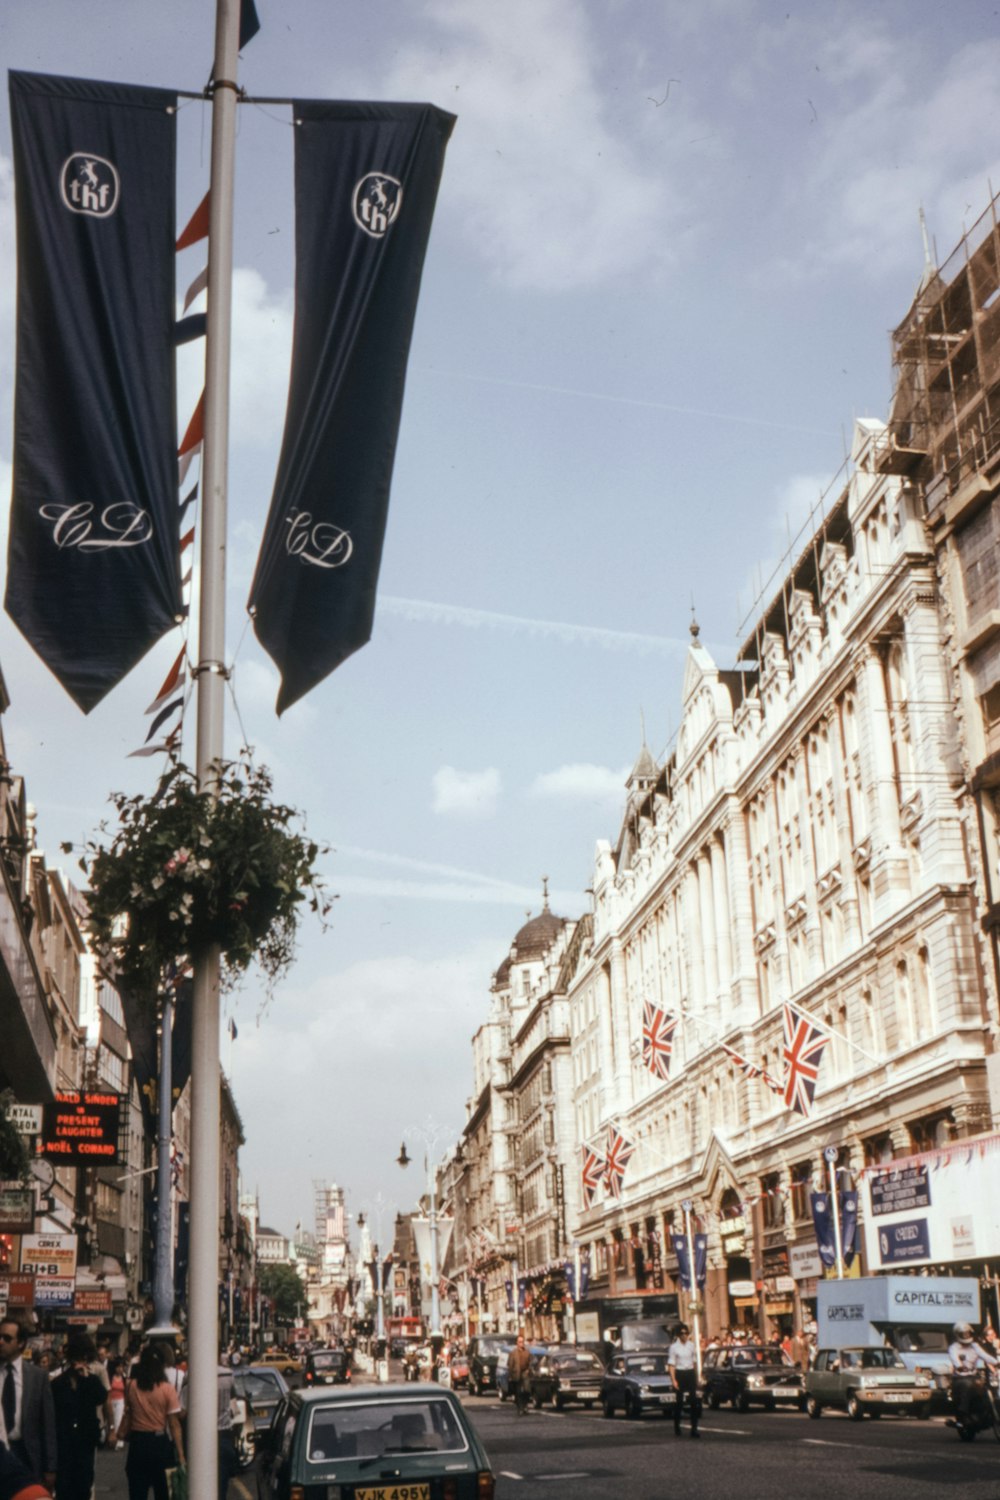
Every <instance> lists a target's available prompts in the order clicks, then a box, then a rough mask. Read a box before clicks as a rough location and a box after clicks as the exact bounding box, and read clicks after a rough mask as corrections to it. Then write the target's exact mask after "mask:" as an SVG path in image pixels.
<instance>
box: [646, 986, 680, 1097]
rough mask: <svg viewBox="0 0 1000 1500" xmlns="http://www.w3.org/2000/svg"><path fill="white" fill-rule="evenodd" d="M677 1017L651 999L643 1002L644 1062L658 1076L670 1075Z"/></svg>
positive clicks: (667, 1076) (666, 1076)
mask: <svg viewBox="0 0 1000 1500" xmlns="http://www.w3.org/2000/svg"><path fill="white" fill-rule="evenodd" d="M676 1029H677V1017H676V1016H672V1015H670V1014H669V1012H668V1011H665V1010H660V1009H659V1008H658V1007H657V1006H655V1005H653V1004H652V1002H651V1001H649V1000H644V1001H643V1004H642V1062H643V1066H644V1067H646V1068H648V1069H649V1071H650V1072H651V1073H652V1074H653V1075H654V1076H655V1077H657V1078H669V1077H670V1054H671V1053H672V1052H673V1050H674V1043H673V1035H674V1032H675V1031H676Z"/></svg>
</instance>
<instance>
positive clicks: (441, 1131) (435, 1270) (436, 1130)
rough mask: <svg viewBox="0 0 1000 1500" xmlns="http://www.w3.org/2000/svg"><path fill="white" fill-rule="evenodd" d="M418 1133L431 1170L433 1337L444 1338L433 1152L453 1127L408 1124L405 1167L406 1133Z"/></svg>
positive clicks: (401, 1161)
mask: <svg viewBox="0 0 1000 1500" xmlns="http://www.w3.org/2000/svg"><path fill="white" fill-rule="evenodd" d="M408 1135H410V1136H413V1135H415V1136H417V1137H418V1139H420V1140H422V1141H423V1143H424V1171H425V1172H426V1173H427V1196H428V1202H429V1212H428V1219H429V1224H428V1227H429V1229H430V1242H431V1244H430V1249H431V1276H430V1280H431V1338H441V1337H442V1332H441V1293H440V1291H439V1288H438V1283H439V1281H440V1280H441V1267H440V1256H439V1254H438V1221H437V1185H436V1183H435V1180H434V1168H433V1161H432V1158H433V1155H434V1153H435V1151H436V1150H437V1148H438V1144H439V1142H441V1141H444V1140H447V1139H448V1137H449V1136H450V1135H451V1131H450V1130H448V1129H447V1127H446V1126H444V1125H437V1124H435V1123H434V1122H433V1121H432V1120H427V1121H426V1122H425V1123H424V1124H423V1125H408V1126H407V1128H406V1130H405V1131H404V1132H403V1144H402V1146H401V1147H400V1148H399V1155H398V1156H397V1158H396V1160H397V1162H398V1163H399V1165H400V1166H401V1167H408V1166H409V1165H410V1162H411V1160H412V1158H411V1157H410V1155H409V1153H408V1152H407V1150H406V1136H408Z"/></svg>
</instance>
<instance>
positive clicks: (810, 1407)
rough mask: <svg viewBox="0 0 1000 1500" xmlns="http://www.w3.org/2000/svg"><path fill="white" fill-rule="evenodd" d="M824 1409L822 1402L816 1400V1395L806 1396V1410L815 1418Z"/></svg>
mask: <svg viewBox="0 0 1000 1500" xmlns="http://www.w3.org/2000/svg"><path fill="white" fill-rule="evenodd" d="M822 1410H823V1407H822V1405H821V1404H820V1402H818V1401H817V1400H816V1397H815V1396H807V1397H806V1411H807V1412H808V1413H809V1415H810V1416H811V1417H813V1418H815V1417H818V1416H819V1414H820V1412H821V1411H822Z"/></svg>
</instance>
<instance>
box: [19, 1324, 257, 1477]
mask: <svg viewBox="0 0 1000 1500" xmlns="http://www.w3.org/2000/svg"><path fill="white" fill-rule="evenodd" d="M32 1334H33V1329H32V1327H31V1325H30V1324H29V1323H28V1322H27V1321H26V1320H21V1319H20V1318H16V1317H7V1318H3V1319H0V1500H49V1497H52V1496H55V1497H56V1500H90V1496H91V1494H92V1491H93V1486H94V1473H95V1466H96V1455H97V1451H98V1449H99V1448H100V1447H102V1446H106V1447H108V1448H118V1449H122V1448H126V1449H127V1453H126V1458H125V1474H126V1478H127V1482H128V1494H129V1500H149V1496H150V1495H152V1497H153V1500H169V1497H170V1486H169V1482H168V1476H169V1475H170V1473H171V1471H183V1470H184V1467H185V1461H186V1460H185V1442H184V1432H185V1426H184V1424H185V1418H186V1415H187V1381H186V1378H185V1376H186V1372H185V1368H184V1366H183V1364H182V1363H181V1362H179V1360H178V1353H177V1349H176V1346H175V1345H174V1343H173V1342H172V1341H171V1340H170V1339H156V1340H152V1339H150V1340H147V1341H146V1342H145V1343H143V1344H142V1345H141V1346H140V1347H138V1348H136V1349H133V1350H132V1351H131V1353H130V1354H129V1356H128V1357H127V1358H119V1357H117V1356H113V1355H112V1354H111V1351H110V1348H109V1347H108V1346H107V1345H106V1344H102V1345H97V1344H95V1342H94V1340H93V1339H92V1338H91V1337H90V1336H89V1335H88V1334H86V1333H82V1332H74V1333H71V1334H70V1336H69V1337H68V1338H67V1339H66V1341H65V1343H64V1345H63V1346H62V1348H61V1349H60V1350H59V1352H58V1353H56V1352H55V1351H54V1350H51V1349H39V1350H36V1351H35V1352H34V1354H32V1352H31V1351H30V1350H29V1347H28V1345H29V1340H30V1339H31V1337H32ZM252 1353H253V1351H251V1350H246V1351H240V1350H236V1349H234V1350H231V1351H227V1353H226V1354H225V1355H224V1356H223V1358H222V1360H221V1361H220V1364H219V1369H218V1382H217V1385H218V1435H219V1442H218V1451H219V1463H218V1495H219V1500H223V1497H224V1496H225V1494H226V1490H227V1488H228V1485H229V1480H230V1478H231V1477H232V1476H233V1475H234V1474H235V1473H236V1472H237V1469H238V1463H237V1456H236V1445H235V1442H234V1434H233V1428H234V1420H235V1419H236V1417H237V1416H238V1415H239V1414H240V1412H241V1407H240V1404H239V1403H238V1401H237V1399H236V1396H235V1392H234V1386H233V1367H234V1366H238V1365H239V1364H240V1363H241V1361H244V1360H245V1361H249V1359H250V1357H251V1356H252Z"/></svg>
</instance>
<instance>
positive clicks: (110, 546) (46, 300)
mask: <svg viewBox="0 0 1000 1500" xmlns="http://www.w3.org/2000/svg"><path fill="white" fill-rule="evenodd" d="M10 105H11V118H12V127H13V141H14V174H15V191H16V204H17V367H16V391H15V403H14V483H13V494H12V502H11V517H10V540H9V545H8V563H7V592H6V599H5V605H6V609H7V613H8V614H9V615H10V617H11V619H12V620H14V622H15V624H16V625H17V626H18V628H19V629H20V630H21V631H22V633H23V634H24V635H25V637H26V638H27V640H28V641H29V642H30V643H31V645H32V646H33V647H34V649H35V650H36V651H37V652H38V654H39V656H41V658H42V660H43V661H44V662H45V663H46V665H47V666H48V667H49V669H50V670H51V671H52V672H53V673H54V674H55V676H56V677H57V678H58V679H59V681H60V682H61V683H62V685H63V686H64V687H65V689H66V691H67V692H68V693H69V694H70V695H71V697H72V698H73V699H74V700H75V701H76V702H77V703H78V704H79V706H80V707H81V708H82V709H83V710H84V711H85V712H89V710H90V709H92V708H93V707H94V705H95V704H96V703H99V702H100V700H101V699H102V698H103V697H104V695H105V693H107V692H108V691H109V690H110V689H111V688H113V687H114V686H115V684H116V683H117V682H119V681H120V680H121V678H122V677H124V676H125V674H126V673H127V672H128V671H129V670H130V669H131V668H132V667H133V666H134V665H135V663H136V662H137V661H139V659H140V658H141V657H142V656H143V655H144V654H145V653H146V651H148V650H149V648H150V646H152V645H153V644H154V642H155V641H157V640H158V639H159V638H160V636H161V635H163V634H164V632H165V631H167V630H169V629H170V628H171V627H172V626H173V625H174V624H175V622H176V620H177V618H178V617H179V616H180V614H181V612H182V602H181V583H180V578H181V569H180V546H179V525H178V518H177V458H176V453H177V433H176V416H175V399H174V338H175V326H174V325H175V309H174V236H175V234H176V225H175V216H174V178H175V122H176V95H174V94H172V93H167V92H165V91H163V90H161V89H150V88H136V87H132V86H129V85H124V84H113V83H95V82H90V81H88V80H85V79H75V78H55V77H49V76H46V75H44V74H38V73H11V74H10Z"/></svg>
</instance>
